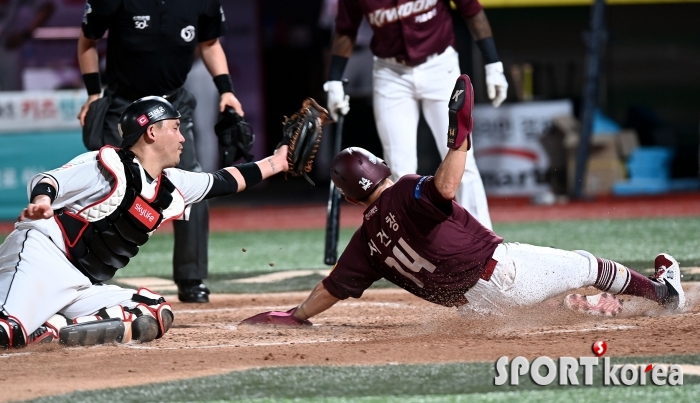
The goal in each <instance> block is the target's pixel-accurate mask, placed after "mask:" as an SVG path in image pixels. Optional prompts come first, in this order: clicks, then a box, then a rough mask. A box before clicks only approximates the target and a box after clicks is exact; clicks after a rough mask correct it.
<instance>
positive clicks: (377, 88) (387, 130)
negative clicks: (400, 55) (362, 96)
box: [373, 60, 419, 181]
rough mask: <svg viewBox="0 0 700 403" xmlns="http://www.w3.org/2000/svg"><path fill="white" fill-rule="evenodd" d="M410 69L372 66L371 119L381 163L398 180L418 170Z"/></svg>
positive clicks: (416, 114) (380, 63)
mask: <svg viewBox="0 0 700 403" xmlns="http://www.w3.org/2000/svg"><path fill="white" fill-rule="evenodd" d="M412 70H413V69H412V68H410V67H405V66H401V65H398V66H391V65H389V64H387V63H384V62H383V61H381V60H376V61H375V63H374V73H373V80H374V99H373V104H374V105H373V106H374V118H375V121H376V124H377V132H378V133H379V139H380V140H381V142H382V148H383V151H384V160H385V161H386V163H387V165H388V166H389V167H390V168H391V173H392V176H391V179H392V180H393V181H397V180H398V179H399V178H400V177H402V176H404V175H407V174H414V173H416V170H417V169H418V158H417V156H416V143H417V137H418V118H419V112H418V101H417V100H416V99H415V97H414V86H413V80H412V77H413V74H412Z"/></svg>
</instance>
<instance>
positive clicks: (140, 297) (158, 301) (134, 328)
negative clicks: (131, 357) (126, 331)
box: [127, 288, 175, 343]
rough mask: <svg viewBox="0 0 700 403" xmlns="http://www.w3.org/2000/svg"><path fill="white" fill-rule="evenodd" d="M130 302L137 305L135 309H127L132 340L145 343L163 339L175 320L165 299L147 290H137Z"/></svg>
mask: <svg viewBox="0 0 700 403" xmlns="http://www.w3.org/2000/svg"><path fill="white" fill-rule="evenodd" d="M132 300H133V301H134V302H137V303H138V305H136V307H135V308H131V309H127V310H128V311H129V312H130V313H131V314H132V315H133V316H132V318H133V322H132V324H131V336H132V340H138V341H140V342H142V343H146V342H149V341H152V340H154V339H159V338H161V337H163V335H164V334H165V333H166V332H167V331H168V330H169V329H170V326H172V324H173V320H174V319H175V316H174V315H173V311H172V309H171V307H170V304H169V303H168V302H165V298H163V296H162V295H160V294H158V293H155V292H153V291H151V290H149V289H147V288H139V289H138V291H136V294H134V296H133V297H132Z"/></svg>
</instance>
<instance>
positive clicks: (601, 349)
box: [591, 340, 608, 357]
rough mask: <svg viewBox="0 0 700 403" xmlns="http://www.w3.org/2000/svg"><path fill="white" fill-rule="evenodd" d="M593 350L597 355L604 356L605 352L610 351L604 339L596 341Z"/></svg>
mask: <svg viewBox="0 0 700 403" xmlns="http://www.w3.org/2000/svg"><path fill="white" fill-rule="evenodd" d="M591 350H592V351H593V354H595V356H596V357H602V356H603V354H605V352H606V351H608V344H607V343H606V342H604V341H603V340H598V341H596V342H595V343H593V346H592V347H591Z"/></svg>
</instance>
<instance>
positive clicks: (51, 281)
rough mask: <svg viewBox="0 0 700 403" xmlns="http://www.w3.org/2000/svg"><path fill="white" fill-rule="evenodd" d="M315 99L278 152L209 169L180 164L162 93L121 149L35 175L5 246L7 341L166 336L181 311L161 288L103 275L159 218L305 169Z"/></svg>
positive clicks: (147, 104)
mask: <svg viewBox="0 0 700 403" xmlns="http://www.w3.org/2000/svg"><path fill="white" fill-rule="evenodd" d="M314 104H315V103H314V102H313V100H307V101H305V102H304V107H303V108H302V109H301V110H300V111H299V112H297V113H296V114H295V115H294V116H293V117H292V118H290V119H289V120H288V124H287V125H285V134H284V140H283V144H282V145H280V147H279V148H278V149H277V150H275V153H274V154H273V155H271V156H270V157H267V158H265V159H263V160H260V161H256V162H248V163H244V164H239V165H235V166H230V167H225V168H223V169H221V170H219V171H216V172H214V173H202V172H189V171H183V170H180V169H176V168H174V166H175V165H177V163H178V162H179V160H180V154H181V153H182V146H183V143H184V141H185V139H184V137H183V136H182V134H181V133H180V113H179V112H178V111H177V110H176V109H175V108H174V107H173V105H172V104H171V103H170V102H168V101H167V100H165V99H163V98H160V97H145V98H141V99H139V100H137V101H135V102H133V103H132V104H131V105H129V106H128V107H127V108H126V110H125V111H124V113H123V114H122V115H121V118H120V120H119V133H120V134H121V136H122V143H121V147H120V148H114V147H109V146H107V147H103V148H101V149H100V150H99V151H93V152H88V153H85V154H82V155H79V156H77V157H76V158H74V159H73V160H71V161H70V162H68V163H67V164H66V165H64V166H62V167H61V168H57V169H54V170H52V171H48V172H44V173H40V174H38V175H36V176H34V177H33V178H32V179H31V180H30V182H29V185H28V196H29V200H30V202H29V204H28V205H27V208H25V209H24V210H23V211H22V213H21V214H20V217H19V219H18V223H17V224H16V225H15V230H14V231H13V232H12V233H11V234H10V235H9V236H8V237H7V239H5V242H3V243H2V245H0V295H1V296H3V297H2V299H0V301H1V303H2V304H1V305H0V348H8V347H23V346H26V345H29V344H33V343H45V342H51V341H53V340H58V341H59V342H61V343H63V344H65V345H68V346H74V345H94V344H103V343H112V342H128V341H130V340H137V341H140V342H148V341H151V340H153V339H155V338H159V337H163V335H164V334H165V333H166V332H167V331H168V330H169V329H170V327H171V325H172V323H173V320H174V315H173V312H172V309H171V308H170V304H169V303H168V302H166V301H165V298H163V296H162V295H160V294H158V293H155V292H153V291H150V290H147V289H145V288H141V289H138V290H132V289H125V288H121V287H118V286H115V285H105V284H103V282H105V281H107V280H109V279H111V278H112V277H114V275H115V273H116V272H117V270H121V269H123V268H124V267H125V266H127V265H128V263H129V261H130V260H131V259H132V258H134V257H135V256H136V254H137V253H138V251H139V248H140V247H141V246H142V245H144V244H145V243H146V242H147V241H148V240H149V238H150V235H151V234H152V233H153V231H155V230H156V229H158V227H160V225H161V224H162V223H164V222H166V221H169V220H179V219H187V215H188V210H189V207H190V206H191V205H192V204H194V203H198V202H200V201H202V200H207V199H210V198H213V197H218V196H226V195H231V194H234V193H237V192H241V191H243V190H245V189H247V188H250V187H252V186H255V185H256V184H258V183H260V182H261V181H262V180H264V179H266V178H269V177H270V176H272V175H275V174H277V173H280V172H290V173H295V174H301V173H304V174H306V173H308V172H309V171H310V170H311V165H312V163H313V158H314V155H315V153H316V150H317V149H318V142H319V141H320V138H321V123H322V121H323V115H322V114H320V113H317V112H315V111H316V109H314V107H313V105H314ZM298 126H303V127H298ZM37 290H39V291H38V292H39V294H38V295H37V293H36V292H37Z"/></svg>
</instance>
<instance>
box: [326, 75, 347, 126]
mask: <svg viewBox="0 0 700 403" xmlns="http://www.w3.org/2000/svg"><path fill="white" fill-rule="evenodd" d="M323 90H324V91H326V92H327V93H328V112H329V113H330V115H331V118H332V119H333V120H334V121H336V122H337V121H338V112H340V113H341V114H343V115H347V113H348V112H350V95H346V94H345V90H343V82H342V81H326V83H325V84H323Z"/></svg>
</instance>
